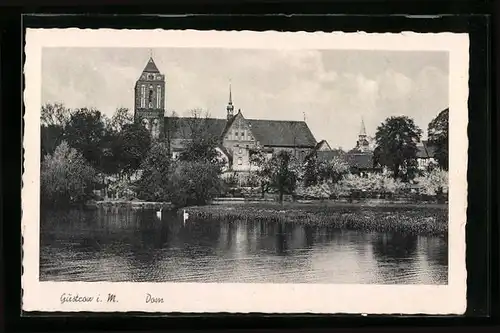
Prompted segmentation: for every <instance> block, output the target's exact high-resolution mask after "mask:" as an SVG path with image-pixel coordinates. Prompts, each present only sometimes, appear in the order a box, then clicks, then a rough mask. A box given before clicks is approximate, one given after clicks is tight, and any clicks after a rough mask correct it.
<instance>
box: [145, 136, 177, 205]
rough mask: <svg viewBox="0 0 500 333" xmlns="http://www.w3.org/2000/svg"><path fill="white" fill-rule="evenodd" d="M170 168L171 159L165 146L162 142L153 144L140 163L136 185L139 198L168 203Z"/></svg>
mask: <svg viewBox="0 0 500 333" xmlns="http://www.w3.org/2000/svg"><path fill="white" fill-rule="evenodd" d="M170 168H171V159H170V154H169V150H168V147H167V145H166V144H165V143H163V142H157V143H155V144H154V145H153V146H151V148H150V149H149V151H148V153H147V156H146V158H145V159H144V160H143V161H142V163H141V167H140V169H141V170H142V175H141V178H140V179H139V181H138V183H137V185H138V191H137V192H138V195H139V198H141V199H144V200H149V201H168V200H169V199H170V198H169V197H170V196H169V176H170V173H171V170H170Z"/></svg>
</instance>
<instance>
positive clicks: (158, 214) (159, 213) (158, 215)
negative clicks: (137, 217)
mask: <svg viewBox="0 0 500 333" xmlns="http://www.w3.org/2000/svg"><path fill="white" fill-rule="evenodd" d="M162 210H163V207H161V208H160V210H159V211H157V212H156V217H157V218H159V219H161V212H162Z"/></svg>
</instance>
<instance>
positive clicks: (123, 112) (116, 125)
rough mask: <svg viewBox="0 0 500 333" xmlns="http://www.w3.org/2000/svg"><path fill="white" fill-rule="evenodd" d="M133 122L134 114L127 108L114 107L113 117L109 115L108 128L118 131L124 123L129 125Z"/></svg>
mask: <svg viewBox="0 0 500 333" xmlns="http://www.w3.org/2000/svg"><path fill="white" fill-rule="evenodd" d="M133 122H134V116H133V114H132V113H130V110H129V109H127V108H118V109H116V111H115V113H114V114H113V117H111V121H110V124H109V126H110V128H111V129H112V130H113V131H115V132H120V131H121V130H122V129H123V128H124V127H125V125H130V124H132V123H133Z"/></svg>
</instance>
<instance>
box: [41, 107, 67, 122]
mask: <svg viewBox="0 0 500 333" xmlns="http://www.w3.org/2000/svg"><path fill="white" fill-rule="evenodd" d="M70 117H71V111H70V109H68V108H66V107H65V106H64V104H62V103H54V104H50V103H46V104H44V105H43V106H42V109H41V114H40V123H41V125H42V126H53V125H57V126H61V127H64V126H65V125H66V124H67V123H68V121H69V119H70Z"/></svg>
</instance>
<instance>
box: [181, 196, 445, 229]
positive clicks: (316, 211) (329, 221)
mask: <svg viewBox="0 0 500 333" xmlns="http://www.w3.org/2000/svg"><path fill="white" fill-rule="evenodd" d="M186 211H187V212H188V213H189V218H190V219H197V220H218V221H226V222H232V221H238V220H239V221H253V222H259V221H266V222H283V223H299V224H303V225H314V226H325V227H333V228H338V229H345V230H359V231H366V232H368V231H377V232H399V233H407V234H419V235H441V236H445V235H446V234H447V232H448V209H447V208H443V207H433V208H430V207H411V208H410V207H367V206H360V207H352V206H351V207H332V206H328V205H300V204H289V205H283V206H280V205H272V204H265V203H259V204H245V205H242V204H239V205H224V206H220V205H209V206H199V207H187V208H186Z"/></svg>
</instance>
